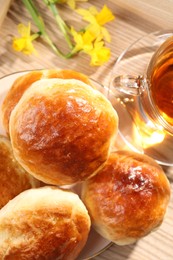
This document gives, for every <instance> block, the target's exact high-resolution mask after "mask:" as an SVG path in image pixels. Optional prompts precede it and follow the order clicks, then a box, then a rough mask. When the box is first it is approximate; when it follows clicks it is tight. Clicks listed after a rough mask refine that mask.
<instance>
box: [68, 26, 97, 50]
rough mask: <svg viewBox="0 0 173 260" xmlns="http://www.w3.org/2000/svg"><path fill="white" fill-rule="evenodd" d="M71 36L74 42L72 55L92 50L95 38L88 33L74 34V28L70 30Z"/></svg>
mask: <svg viewBox="0 0 173 260" xmlns="http://www.w3.org/2000/svg"><path fill="white" fill-rule="evenodd" d="M71 34H72V36H73V39H74V42H75V47H74V49H73V52H74V53H75V52H78V51H81V50H83V51H90V50H91V49H92V48H93V41H94V39H95V36H94V35H92V34H91V32H90V31H88V30H86V31H84V32H76V31H75V30H74V28H71Z"/></svg>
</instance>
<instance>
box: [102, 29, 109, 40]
mask: <svg viewBox="0 0 173 260" xmlns="http://www.w3.org/2000/svg"><path fill="white" fill-rule="evenodd" d="M101 32H102V34H103V38H104V39H105V41H107V42H111V36H110V34H109V32H108V30H107V29H106V28H105V27H102V28H101Z"/></svg>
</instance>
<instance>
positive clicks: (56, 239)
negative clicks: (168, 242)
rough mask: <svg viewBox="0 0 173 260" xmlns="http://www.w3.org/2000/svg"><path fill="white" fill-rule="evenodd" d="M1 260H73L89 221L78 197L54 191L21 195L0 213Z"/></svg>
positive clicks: (70, 193)
mask: <svg viewBox="0 0 173 260" xmlns="http://www.w3.org/2000/svg"><path fill="white" fill-rule="evenodd" d="M0 223H1V225H0V259H9V260H14V259H15V260H19V259H20V260H31V259H32V260H34V259H47V260H48V259H49V260H55V259H60V260H73V259H75V258H76V257H77V256H78V254H79V253H80V251H81V250H82V248H83V247H84V245H85V243H86V240H87V238H88V233H89V230H90V218H89V215H88V212H87V210H86V208H85V206H84V204H83V203H82V201H81V200H80V199H79V197H78V195H76V194H75V193H72V192H70V191H67V190H66V191H65V190H60V189H58V188H55V187H43V188H38V189H30V190H27V191H24V192H22V193H21V194H20V195H18V196H17V197H15V198H14V199H13V200H11V201H10V202H9V203H8V204H7V205H6V206H5V207H4V208H2V209H1V211H0Z"/></svg>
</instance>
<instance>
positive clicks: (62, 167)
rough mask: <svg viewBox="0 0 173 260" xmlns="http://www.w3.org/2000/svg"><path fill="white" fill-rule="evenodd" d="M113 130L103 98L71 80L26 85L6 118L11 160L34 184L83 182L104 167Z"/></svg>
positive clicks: (112, 113) (114, 120) (112, 112)
mask: <svg viewBox="0 0 173 260" xmlns="http://www.w3.org/2000/svg"><path fill="white" fill-rule="evenodd" d="M117 130H118V116H117V113H116V111H115V110H114V108H113V107H112V105H111V103H110V102H109V101H108V99H107V98H106V97H105V96H104V95H103V94H102V93H101V92H99V91H98V90H96V89H94V88H92V87H91V86H90V85H88V84H86V83H84V82H82V81H81V80H76V79H44V80H43V79H42V80H38V81H36V82H35V83H33V84H32V86H30V87H29V88H28V89H27V90H26V91H25V93H24V94H23V96H22V97H21V99H20V100H19V102H18V103H17V105H16V106H15V108H14V109H13V111H12V113H11V116H10V138H11V143H12V147H13V152H14V156H15V158H16V159H17V160H18V162H19V163H20V164H21V165H22V166H23V168H24V169H25V170H26V171H28V172H29V173H30V174H32V175H33V176H34V177H36V178H38V179H39V180H41V181H43V182H45V183H48V184H56V185H65V184H72V183H77V182H80V181H84V180H86V179H88V178H90V177H91V176H93V175H94V174H96V172H97V171H98V170H99V168H100V167H102V166H103V164H104V163H105V162H106V160H107V158H108V155H109V152H110V148H111V145H112V144H113V141H114V138H115V136H116V134H117Z"/></svg>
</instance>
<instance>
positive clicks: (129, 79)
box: [112, 75, 146, 96]
mask: <svg viewBox="0 0 173 260" xmlns="http://www.w3.org/2000/svg"><path fill="white" fill-rule="evenodd" d="M145 83H146V79H145V78H144V77H143V76H133V75H120V76H117V77H115V78H114V79H113V81H112V85H113V87H114V88H115V89H116V90H117V91H120V92H122V93H125V94H128V95H132V96H139V95H140V94H141V93H142V92H143V91H144V86H145Z"/></svg>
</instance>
